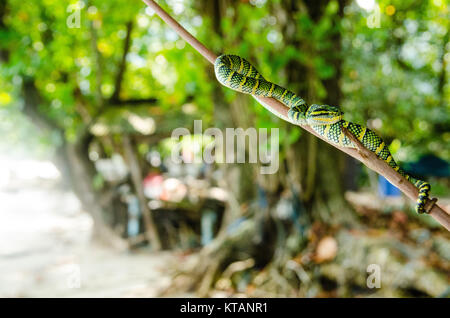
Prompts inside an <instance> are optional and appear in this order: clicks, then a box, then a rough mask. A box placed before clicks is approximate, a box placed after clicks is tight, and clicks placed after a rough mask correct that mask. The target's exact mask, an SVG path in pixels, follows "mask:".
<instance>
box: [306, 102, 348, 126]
mask: <svg viewBox="0 0 450 318" xmlns="http://www.w3.org/2000/svg"><path fill="white" fill-rule="evenodd" d="M343 114H344V113H343V112H342V111H341V110H340V109H339V108H338V107H335V106H328V105H316V104H313V105H311V106H310V107H309V108H308V110H307V111H306V121H307V122H308V124H309V125H330V124H334V123H337V122H338V121H340V120H341V119H342V115H343Z"/></svg>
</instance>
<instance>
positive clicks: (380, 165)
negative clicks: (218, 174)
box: [142, 0, 450, 231]
mask: <svg viewBox="0 0 450 318" xmlns="http://www.w3.org/2000/svg"><path fill="white" fill-rule="evenodd" d="M142 1H143V2H145V4H147V5H148V6H149V7H150V8H151V9H152V10H154V11H155V13H156V14H157V15H158V16H159V17H160V18H161V19H162V20H163V21H164V22H166V23H167V24H168V25H169V26H170V27H171V28H172V29H173V30H174V31H175V32H177V33H178V35H179V36H180V37H182V38H183V39H184V40H185V41H186V42H188V43H189V44H190V45H191V46H192V47H193V48H194V49H195V50H197V51H198V52H199V53H200V54H201V55H203V57H204V58H205V59H207V60H208V61H209V62H210V63H211V64H214V61H215V60H216V59H217V55H215V54H214V53H213V52H211V51H210V50H209V49H208V48H207V47H205V46H204V45H203V44H202V43H201V42H200V41H198V40H197V39H196V38H195V37H194V36H192V34H190V33H189V32H188V31H187V30H186V29H185V28H183V27H182V26H181V25H180V24H179V23H178V22H177V21H175V20H174V19H173V18H172V17H171V16H170V15H169V14H168V13H167V12H165V11H164V10H163V9H162V8H161V7H160V6H159V5H158V4H157V3H156V2H155V1H153V0H142ZM253 97H254V98H255V99H256V100H257V101H258V102H259V103H260V104H261V105H262V106H263V107H264V108H266V109H267V110H268V111H270V112H271V113H272V114H274V115H275V116H277V117H279V118H281V119H283V120H285V121H287V122H290V123H292V122H291V120H290V119H289V118H288V116H287V112H288V110H289V109H288V107H287V106H285V105H283V104H282V103H280V102H278V101H277V100H275V99H273V98H269V97H259V96H253ZM292 124H294V123H292ZM298 126H300V127H301V128H303V129H305V130H306V131H308V132H309V133H311V134H313V135H315V136H316V137H317V138H320V139H322V140H323V141H325V142H327V143H328V144H330V145H332V146H333V147H335V148H337V149H339V150H340V151H342V152H345V153H346V154H348V155H349V156H351V157H353V158H355V159H356V160H358V161H360V162H362V163H363V164H364V165H365V166H366V167H368V168H369V169H371V170H374V171H375V172H377V173H378V174H380V175H382V176H383V177H385V178H386V179H387V180H389V182H390V183H392V184H393V185H394V186H396V187H397V188H398V189H399V190H400V191H402V192H403V193H404V194H405V195H406V196H407V197H409V198H410V199H411V200H414V201H415V200H416V199H417V197H418V195H419V191H418V189H417V188H416V187H415V186H414V185H413V184H412V183H411V182H409V181H408V180H406V179H405V178H404V177H403V176H402V175H400V174H399V173H398V172H397V171H395V170H394V169H392V168H391V167H390V166H389V165H388V164H387V163H386V162H384V161H383V160H381V159H379V158H378V157H377V156H376V155H375V153H373V152H371V151H370V150H368V149H367V148H365V147H364V146H363V145H362V143H361V142H360V141H359V140H358V139H357V138H355V137H354V136H353V135H352V134H351V133H350V132H349V131H348V130H346V129H345V130H344V132H345V134H346V136H347V137H348V138H349V139H350V140H351V141H352V142H353V143H354V144H355V145H356V147H357V148H356V149H354V148H346V147H340V146H337V145H334V144H332V143H330V142H329V141H328V140H326V139H324V138H322V137H321V136H320V135H318V134H317V133H316V132H315V131H314V130H313V129H312V128H311V127H309V126H307V125H298ZM436 201H437V199H432V200H428V202H427V204H426V206H425V209H426V211H427V212H428V213H427V214H428V215H430V216H431V217H433V218H434V219H435V220H436V221H437V222H439V223H440V224H441V225H442V226H443V227H445V228H446V229H447V230H448V231H450V214H449V213H448V212H446V211H445V210H444V209H442V207H440V206H439V205H438V204H437V203H436Z"/></svg>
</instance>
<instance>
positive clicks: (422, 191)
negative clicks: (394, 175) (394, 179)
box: [363, 129, 431, 213]
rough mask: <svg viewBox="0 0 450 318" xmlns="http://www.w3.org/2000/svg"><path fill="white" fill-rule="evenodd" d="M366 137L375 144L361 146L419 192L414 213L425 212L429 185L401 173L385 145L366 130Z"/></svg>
mask: <svg viewBox="0 0 450 318" xmlns="http://www.w3.org/2000/svg"><path fill="white" fill-rule="evenodd" d="M366 135H368V139H372V140H374V139H377V142H376V143H375V145H374V146H371V147H367V144H368V142H365V143H364V142H363V145H365V146H366V147H367V148H368V149H369V150H370V151H372V152H374V153H375V154H376V155H377V157H378V158H380V159H382V160H383V161H384V162H386V163H387V164H388V165H389V166H390V167H392V169H394V170H395V171H397V172H398V173H400V174H401V175H402V176H403V177H405V179H406V180H408V181H409V182H411V183H412V184H413V185H414V186H415V187H416V188H417V189H418V190H419V197H418V198H417V203H416V212H417V213H425V212H426V211H425V204H426V203H427V201H428V199H429V196H430V190H431V185H430V184H429V183H428V182H425V181H422V180H419V179H416V178H414V177H413V176H411V175H409V174H407V173H406V172H405V171H403V170H402V169H401V168H400V166H399V165H398V164H397V163H396V162H395V160H394V158H393V157H392V155H391V152H390V151H389V148H388V147H387V145H386V144H385V143H384V141H383V140H382V139H381V138H380V137H379V136H377V135H376V134H375V133H374V132H372V131H371V130H369V129H367V132H366ZM371 135H372V136H371ZM365 137H366V136H365ZM378 139H379V140H378Z"/></svg>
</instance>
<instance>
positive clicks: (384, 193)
mask: <svg viewBox="0 0 450 318" xmlns="http://www.w3.org/2000/svg"><path fill="white" fill-rule="evenodd" d="M378 193H379V194H380V196H381V197H399V196H400V195H401V192H400V190H399V189H398V188H397V187H395V186H393V185H392V184H391V183H390V182H389V181H388V180H387V179H386V178H385V177H383V176H378Z"/></svg>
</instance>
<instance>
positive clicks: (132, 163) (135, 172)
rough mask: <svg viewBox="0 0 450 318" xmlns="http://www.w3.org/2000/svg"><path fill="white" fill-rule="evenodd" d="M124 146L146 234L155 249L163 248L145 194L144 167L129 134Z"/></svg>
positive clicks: (125, 136)
mask: <svg viewBox="0 0 450 318" xmlns="http://www.w3.org/2000/svg"><path fill="white" fill-rule="evenodd" d="M122 139H123V148H124V152H125V158H126V160H127V163H128V167H129V168H130V173H131V180H132V182H133V186H134V189H135V191H136V194H137V197H138V200H139V206H140V207H141V211H142V216H143V218H144V226H145V235H146V237H147V240H148V241H149V242H150V244H151V246H152V248H153V250H155V251H157V250H160V249H161V240H160V238H159V235H158V231H157V228H156V225H155V222H154V219H153V215H152V212H151V211H150V208H149V206H148V204H147V199H146V198H145V195H144V188H143V185H142V169H141V167H140V165H139V159H138V157H137V156H136V153H135V151H134V149H135V148H134V147H133V145H132V142H131V140H130V137H129V136H128V135H127V134H124V135H123V136H122Z"/></svg>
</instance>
